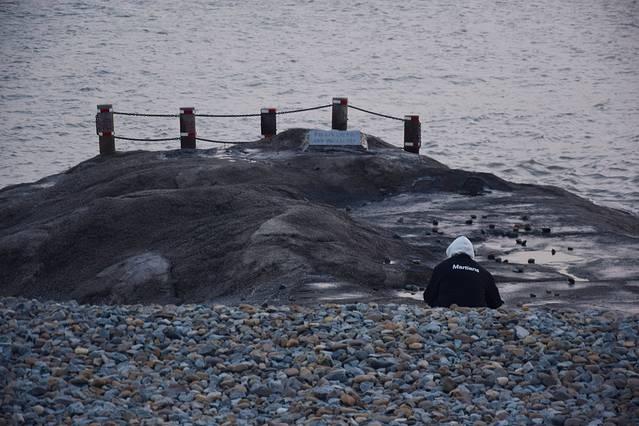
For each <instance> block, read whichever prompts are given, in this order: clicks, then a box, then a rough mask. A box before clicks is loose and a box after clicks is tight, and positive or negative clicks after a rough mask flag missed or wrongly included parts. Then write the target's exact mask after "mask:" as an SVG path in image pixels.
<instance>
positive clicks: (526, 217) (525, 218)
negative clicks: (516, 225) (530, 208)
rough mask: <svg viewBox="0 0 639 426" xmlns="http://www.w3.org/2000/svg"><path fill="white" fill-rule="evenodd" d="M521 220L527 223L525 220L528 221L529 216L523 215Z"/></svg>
mask: <svg viewBox="0 0 639 426" xmlns="http://www.w3.org/2000/svg"><path fill="white" fill-rule="evenodd" d="M520 219H521V220H524V221H525V220H528V216H527V215H523V216H521V218H520Z"/></svg>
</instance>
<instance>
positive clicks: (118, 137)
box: [113, 136, 180, 142]
mask: <svg viewBox="0 0 639 426" xmlns="http://www.w3.org/2000/svg"><path fill="white" fill-rule="evenodd" d="M113 137H114V138H115V139H122V140H125V141H137V142H166V141H176V140H180V138H179V137H176V138H157V139H156V138H149V139H142V138H126V137H124V136H113Z"/></svg>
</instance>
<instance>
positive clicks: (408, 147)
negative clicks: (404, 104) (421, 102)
mask: <svg viewBox="0 0 639 426" xmlns="http://www.w3.org/2000/svg"><path fill="white" fill-rule="evenodd" d="M421 146H422V123H421V122H420V121H419V115H406V116H404V151H406V152H412V153H414V154H419V149H420V148H421Z"/></svg>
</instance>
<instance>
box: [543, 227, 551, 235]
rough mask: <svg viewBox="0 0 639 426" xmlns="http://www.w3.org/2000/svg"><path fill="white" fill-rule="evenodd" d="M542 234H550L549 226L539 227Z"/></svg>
mask: <svg viewBox="0 0 639 426" xmlns="http://www.w3.org/2000/svg"><path fill="white" fill-rule="evenodd" d="M541 233H542V234H550V228H541Z"/></svg>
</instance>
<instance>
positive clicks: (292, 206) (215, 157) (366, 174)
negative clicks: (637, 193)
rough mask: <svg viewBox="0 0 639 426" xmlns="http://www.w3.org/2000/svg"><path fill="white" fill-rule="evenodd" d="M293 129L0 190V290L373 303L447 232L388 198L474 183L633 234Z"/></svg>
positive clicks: (418, 266) (482, 181)
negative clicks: (370, 209)
mask: <svg viewBox="0 0 639 426" xmlns="http://www.w3.org/2000/svg"><path fill="white" fill-rule="evenodd" d="M305 134H306V131H305V130H301V129H296V130H291V131H287V132H284V133H282V134H280V135H278V136H276V137H275V138H273V139H270V140H268V141H259V142H256V143H252V144H245V145H241V146H234V147H232V148H229V149H209V150H195V151H168V152H141V151H138V152H126V153H117V154H115V155H113V156H105V157H95V158H93V159H91V160H88V161H85V162H83V163H81V164H79V165H78V166H76V167H74V168H72V169H71V170H69V171H67V172H66V173H63V174H60V175H55V176H51V177H48V178H45V179H43V180H42V181H40V182H36V183H34V184H22V185H16V186H13V187H9V188H5V189H3V190H2V191H0V206H1V207H0V269H1V270H2V271H3V273H2V274H0V296H24V297H39V298H48V299H57V300H64V299H77V300H78V301H80V302H86V303H120V304H121V303H150V302H158V303H183V302H203V301H224V302H229V303H230V302H239V301H242V300H245V301H250V302H252V303H261V302H263V301H266V302H269V303H287V302H292V301H303V302H304V303H313V302H314V301H315V299H316V298H317V297H319V295H317V294H315V293H314V292H313V291H311V290H310V289H311V288H318V287H317V286H315V287H309V286H308V285H310V284H313V285H316V284H317V283H320V284H322V283H325V284H326V283H328V284H331V283H333V284H335V285H334V286H332V287H331V286H330V285H328V286H327V288H336V287H340V286H341V287H342V288H345V286H346V287H348V288H349V291H351V292H352V293H353V294H361V298H366V297H368V298H375V297H382V298H386V297H388V294H385V293H384V291H388V290H392V289H401V288H404V287H405V286H407V285H416V286H417V287H419V286H423V285H424V283H425V281H426V280H427V279H428V276H429V273H430V268H431V267H432V265H434V264H435V263H436V262H437V261H439V260H441V253H443V251H442V247H444V246H445V245H446V244H447V243H448V240H447V237H444V236H442V235H441V234H437V233H434V234H430V232H429V233H428V234H429V235H427V234H426V233H425V232H424V230H430V219H429V218H427V217H421V219H420V220H421V222H419V227H417V228H415V227H413V228H410V226H408V223H407V224H404V225H402V227H393V226H390V225H391V224H390V223H389V222H388V221H387V220H386V219H388V217H391V216H392V220H393V224H395V222H394V220H395V219H396V217H395V216H393V215H390V216H389V215H388V213H389V212H391V211H392V203H393V202H394V201H393V200H396V199H397V200H400V199H399V198H396V197H401V195H402V194H422V195H424V194H432V195H433V197H434V196H440V195H441V194H452V195H454V197H453V199H454V200H455V202H458V203H460V202H461V203H465V204H466V205H467V206H472V207H477V208H478V209H484V210H486V209H487V208H489V207H491V206H492V203H493V202H494V201H491V199H490V197H487V196H486V194H490V193H508V194H510V198H509V200H506V201H503V200H502V201H500V202H501V203H502V206H503V205H505V204H504V203H511V204H512V205H515V204H517V203H519V204H522V203H523V201H522V200H524V201H525V200H527V199H536V200H543V201H540V202H542V203H543V209H547V210H548V209H549V210H551V211H553V212H561V209H567V208H568V209H572V210H573V213H575V214H576V215H583V214H585V215H586V216H584V221H585V222H587V221H592V222H596V224H597V226H599V227H600V228H599V229H600V230H604V231H606V230H616V231H618V232H623V233H626V234H631V235H638V234H639V231H638V229H639V228H638V226H637V218H635V217H633V216H631V215H627V214H625V213H623V212H618V211H615V210H611V209H605V208H601V207H597V206H593V205H592V204H591V203H589V202H587V201H586V200H583V199H580V198H579V197H576V196H573V195H571V194H569V193H567V192H565V191H561V190H559V189H556V188H547V187H537V186H531V185H515V184H511V183H508V182H506V181H504V180H502V179H499V178H497V177H495V176H493V175H491V174H486V173H471V172H466V171H462V170H453V169H449V168H448V167H446V166H444V165H443V164H441V163H438V162H436V161H434V160H432V159H429V158H428V157H425V156H417V155H414V154H408V153H405V152H403V151H402V150H400V149H398V148H396V147H394V146H391V145H388V144H386V143H384V142H383V141H381V140H379V139H377V138H375V137H372V136H369V137H368V145H369V150H368V151H356V150H347V149H325V150H312V151H310V150H306V151H305V150H304V149H303V147H304V143H303V142H304V136H305ZM428 197H430V196H428ZM535 197H536V198H535ZM389 200H390V201H389ZM400 201H401V200H400ZM389 202H390V203H391V204H389ZM384 203H386V204H384ZM370 205H385V206H387V207H385V210H384V214H381V215H380V214H377V216H376V217H377V218H378V219H379V218H382V217H383V218H384V220H381V221H380V220H376V219H375V218H371V217H370V215H368V214H367V207H366V206H370ZM435 205H436V204H433V206H435ZM492 207H494V206H492ZM450 208H451V209H453V208H454V209H458V206H457V207H455V206H452V207H450ZM445 209H446V208H444V210H445ZM411 210H413V211H414V212H415V217H420V213H419V212H418V211H416V210H415V209H414V208H413V207H409V208H406V209H405V210H404V211H405V212H406V214H408V215H410V214H411V213H410V211H411ZM444 210H442V211H441V215H442V216H443V215H445V214H446V213H445V211H444ZM454 214H455V212H454V211H453V212H452V213H451V217H452V216H454ZM367 215H368V216H367ZM421 216H424V215H423V214H422V215H421ZM407 217H408V216H407ZM422 219H423V220H422ZM412 223H413V225H415V223H416V222H412ZM424 225H425V226H424ZM426 226H427V227H426ZM442 229H443V228H442ZM462 231H464V232H466V231H465V230H463V229H462V228H459V229H455V230H451V233H458V232H462ZM477 231H478V229H477ZM440 232H441V231H440ZM477 238H481V236H480V235H477ZM338 284H339V285H338ZM326 291H330V290H326Z"/></svg>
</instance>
